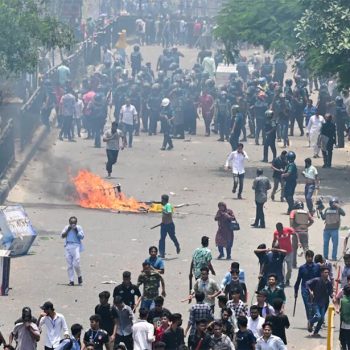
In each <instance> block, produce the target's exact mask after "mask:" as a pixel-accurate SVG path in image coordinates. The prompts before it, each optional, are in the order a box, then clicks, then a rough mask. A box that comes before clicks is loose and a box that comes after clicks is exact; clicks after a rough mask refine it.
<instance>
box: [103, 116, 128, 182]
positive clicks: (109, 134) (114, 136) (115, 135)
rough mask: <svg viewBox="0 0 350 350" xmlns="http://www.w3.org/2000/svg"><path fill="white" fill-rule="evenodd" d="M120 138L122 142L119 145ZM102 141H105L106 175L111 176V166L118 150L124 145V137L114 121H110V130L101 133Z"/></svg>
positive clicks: (116, 158)
mask: <svg viewBox="0 0 350 350" xmlns="http://www.w3.org/2000/svg"><path fill="white" fill-rule="evenodd" d="M120 139H121V140H122V144H121V145H120ZM103 142H106V154H107V163H106V170H107V174H108V177H111V173H112V167H113V164H115V163H116V162H117V160H118V154H119V150H120V149H121V150H123V149H124V147H125V145H126V138H125V136H124V134H123V132H122V131H121V130H119V129H118V124H117V123H116V122H113V123H112V127H111V130H107V131H106V132H105V133H104V135H103Z"/></svg>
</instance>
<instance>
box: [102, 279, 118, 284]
mask: <svg viewBox="0 0 350 350" xmlns="http://www.w3.org/2000/svg"><path fill="white" fill-rule="evenodd" d="M117 283H118V282H116V281H113V280H109V281H102V282H101V284H117Z"/></svg>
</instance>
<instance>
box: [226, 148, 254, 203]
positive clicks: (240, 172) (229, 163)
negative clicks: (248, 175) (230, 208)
mask: <svg viewBox="0 0 350 350" xmlns="http://www.w3.org/2000/svg"><path fill="white" fill-rule="evenodd" d="M248 159H249V158H248V155H247V153H246V152H245V151H243V143H239V144H238V147H237V150H236V151H233V152H231V153H230V155H229V156H228V157H227V159H226V163H225V169H226V170H227V169H228V168H231V169H232V174H233V188H232V193H236V190H237V186H238V182H239V188H238V199H242V191H243V183H244V174H245V170H244V162H245V160H248Z"/></svg>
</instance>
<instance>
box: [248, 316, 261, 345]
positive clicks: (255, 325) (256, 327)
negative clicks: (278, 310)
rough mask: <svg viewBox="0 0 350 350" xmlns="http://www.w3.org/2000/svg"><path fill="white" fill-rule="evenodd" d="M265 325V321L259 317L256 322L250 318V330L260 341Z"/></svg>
mask: <svg viewBox="0 0 350 350" xmlns="http://www.w3.org/2000/svg"><path fill="white" fill-rule="evenodd" d="M264 323H265V319H264V318H262V317H261V316H258V317H257V318H256V319H255V320H253V319H252V318H251V317H248V326H247V327H248V329H250V330H251V331H252V332H253V334H254V337H255V338H256V339H258V338H259V337H262V335H263V330H262V325H263V324H264Z"/></svg>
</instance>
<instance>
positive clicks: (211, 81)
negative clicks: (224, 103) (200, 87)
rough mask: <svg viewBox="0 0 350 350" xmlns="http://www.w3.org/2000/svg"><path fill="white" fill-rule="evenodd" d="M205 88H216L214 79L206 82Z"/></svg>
mask: <svg viewBox="0 0 350 350" xmlns="http://www.w3.org/2000/svg"><path fill="white" fill-rule="evenodd" d="M205 86H207V87H213V86H215V81H214V80H213V79H207V80H206V81H205Z"/></svg>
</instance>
